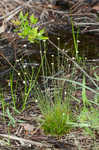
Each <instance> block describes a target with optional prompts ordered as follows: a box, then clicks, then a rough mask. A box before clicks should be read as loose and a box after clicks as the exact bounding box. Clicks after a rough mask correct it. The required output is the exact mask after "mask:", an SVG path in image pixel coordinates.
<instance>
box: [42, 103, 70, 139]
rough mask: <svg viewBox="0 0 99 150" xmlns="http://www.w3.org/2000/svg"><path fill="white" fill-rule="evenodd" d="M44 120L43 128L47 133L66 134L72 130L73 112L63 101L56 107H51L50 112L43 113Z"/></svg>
mask: <svg viewBox="0 0 99 150" xmlns="http://www.w3.org/2000/svg"><path fill="white" fill-rule="evenodd" d="M43 116H44V122H43V125H42V128H43V129H44V131H45V133H46V134H51V135H58V136H61V135H64V134H66V133H68V132H69V131H70V129H71V128H72V125H70V124H69V122H70V121H71V114H70V112H69V111H68V109H67V106H66V105H65V104H64V103H63V104H60V103H57V104H55V105H54V107H50V109H49V110H48V112H46V113H44V114H43Z"/></svg>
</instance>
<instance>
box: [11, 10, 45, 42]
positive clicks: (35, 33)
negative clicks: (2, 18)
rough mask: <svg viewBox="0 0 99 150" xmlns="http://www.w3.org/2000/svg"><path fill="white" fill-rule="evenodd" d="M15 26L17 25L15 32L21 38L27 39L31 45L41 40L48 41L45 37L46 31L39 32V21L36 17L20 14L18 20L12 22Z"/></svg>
mask: <svg viewBox="0 0 99 150" xmlns="http://www.w3.org/2000/svg"><path fill="white" fill-rule="evenodd" d="M12 22H13V23H14V25H16V29H15V31H16V32H17V33H18V35H19V36H20V37H21V38H23V39H24V38H27V40H28V41H29V42H31V43H34V42H38V41H40V40H47V39H48V37H46V36H44V33H45V30H44V29H41V30H39V28H38V26H37V25H36V24H37V23H38V19H37V18H35V17H34V15H33V14H32V15H31V16H29V15H28V13H26V14H25V15H23V13H22V12H20V14H19V19H18V20H12Z"/></svg>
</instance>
